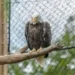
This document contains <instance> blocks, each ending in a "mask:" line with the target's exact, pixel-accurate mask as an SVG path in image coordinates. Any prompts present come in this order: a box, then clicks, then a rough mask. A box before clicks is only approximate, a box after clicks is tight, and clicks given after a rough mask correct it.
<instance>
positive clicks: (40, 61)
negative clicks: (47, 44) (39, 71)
mask: <svg viewBox="0 0 75 75" xmlns="http://www.w3.org/2000/svg"><path fill="white" fill-rule="evenodd" d="M44 57H45V56H40V57H37V58H36V60H37V62H38V63H39V65H40V66H41V67H44V64H45V58H44Z"/></svg>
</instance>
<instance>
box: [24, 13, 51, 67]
mask: <svg viewBox="0 0 75 75" xmlns="http://www.w3.org/2000/svg"><path fill="white" fill-rule="evenodd" d="M25 37H26V41H27V44H28V47H29V49H30V50H32V52H33V51H40V50H43V48H46V47H48V46H50V44H51V27H50V25H49V23H48V22H43V21H41V17H40V15H39V13H37V12H35V13H34V14H33V15H32V16H31V21H29V22H27V23H26V25H25ZM47 57H48V54H46V55H44V56H40V57H37V58H36V59H37V61H38V62H39V64H40V65H41V66H43V62H44V61H43V60H44V58H47Z"/></svg>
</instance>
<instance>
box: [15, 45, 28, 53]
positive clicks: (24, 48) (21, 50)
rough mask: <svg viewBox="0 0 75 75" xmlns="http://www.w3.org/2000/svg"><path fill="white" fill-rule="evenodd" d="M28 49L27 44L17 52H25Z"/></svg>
mask: <svg viewBox="0 0 75 75" xmlns="http://www.w3.org/2000/svg"><path fill="white" fill-rule="evenodd" d="M27 49H28V46H25V47H23V48H21V49H20V50H19V51H17V52H16V53H15V54H17V53H25V51H26V50H27Z"/></svg>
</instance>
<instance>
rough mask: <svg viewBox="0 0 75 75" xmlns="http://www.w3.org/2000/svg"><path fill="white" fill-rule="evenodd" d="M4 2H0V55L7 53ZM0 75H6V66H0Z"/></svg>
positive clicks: (1, 0)
mask: <svg viewBox="0 0 75 75" xmlns="http://www.w3.org/2000/svg"><path fill="white" fill-rule="evenodd" d="M4 13H5V12H4V1H3V0H0V55H5V54H7V53H8V51H7V24H6V23H5V18H4V16H5V14H4ZM0 75H7V65H0Z"/></svg>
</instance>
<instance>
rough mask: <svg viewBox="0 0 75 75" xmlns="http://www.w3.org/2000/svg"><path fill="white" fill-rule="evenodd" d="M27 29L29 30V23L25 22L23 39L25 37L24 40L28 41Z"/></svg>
mask: <svg viewBox="0 0 75 75" xmlns="http://www.w3.org/2000/svg"><path fill="white" fill-rule="evenodd" d="M28 28H29V22H27V23H26V25H25V37H26V40H28Z"/></svg>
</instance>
